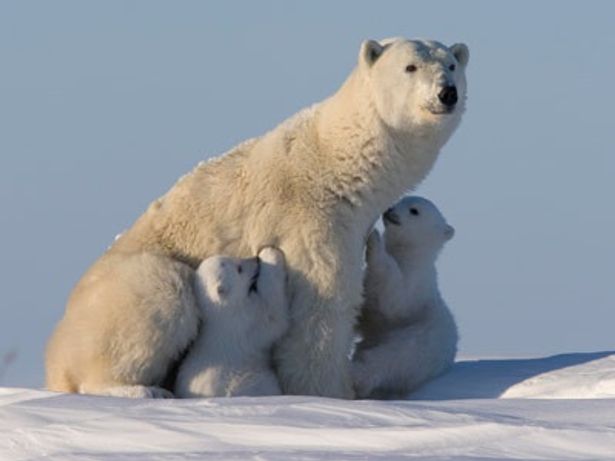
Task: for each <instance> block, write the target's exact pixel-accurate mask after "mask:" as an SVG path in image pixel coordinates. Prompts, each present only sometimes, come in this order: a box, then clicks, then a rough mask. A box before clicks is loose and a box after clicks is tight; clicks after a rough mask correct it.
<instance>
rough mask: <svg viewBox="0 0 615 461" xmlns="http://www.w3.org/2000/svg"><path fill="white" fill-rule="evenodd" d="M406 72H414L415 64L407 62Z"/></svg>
mask: <svg viewBox="0 0 615 461" xmlns="http://www.w3.org/2000/svg"><path fill="white" fill-rule="evenodd" d="M406 72H408V73H412V72H416V66H415V65H414V64H409V65H407V66H406Z"/></svg>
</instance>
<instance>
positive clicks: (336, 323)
mask: <svg viewBox="0 0 615 461" xmlns="http://www.w3.org/2000/svg"><path fill="white" fill-rule="evenodd" d="M287 256H289V255H287ZM356 259H357V261H352V262H349V261H344V258H343V257H342V256H340V257H336V258H327V259H326V260H321V261H311V262H310V264H309V268H310V269H311V270H310V271H306V272H304V273H302V272H299V271H298V270H297V269H298V268H297V266H296V265H295V266H293V262H294V261H293V260H292V254H291V255H290V256H289V259H288V262H289V267H290V268H292V269H290V271H289V272H290V287H291V308H290V313H291V326H290V328H289V330H288V332H287V334H286V335H285V336H284V337H283V338H282V340H281V341H280V342H279V343H278V346H277V347H276V350H275V364H276V367H277V375H278V378H279V380H280V383H281V386H282V390H283V392H284V393H285V394H294V395H318V396H322V397H333V398H343V399H352V398H354V392H353V386H352V379H351V375H350V361H349V355H350V352H351V348H352V344H353V338H354V324H355V320H356V317H357V312H358V308H359V306H360V304H361V299H362V296H361V292H362V271H361V264H360V252H359V258H356ZM344 263H346V265H345V266H344ZM326 269H330V270H329V272H327V271H326ZM331 269H332V270H331Z"/></svg>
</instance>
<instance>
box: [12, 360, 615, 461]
mask: <svg viewBox="0 0 615 461" xmlns="http://www.w3.org/2000/svg"><path fill="white" fill-rule="evenodd" d="M412 458H414V459H420V460H464V461H467V460H507V459H514V460H519V459H537V460H538V459H540V460H578V459H592V460H613V459H615V352H610V353H587V354H568V355H561V356H555V357H549V358H542V359H526V360H474V361H470V360H466V361H461V362H458V363H457V364H455V366H454V367H453V369H452V370H451V371H450V372H449V373H447V374H446V375H444V376H442V377H441V378H439V379H437V380H435V381H433V382H431V383H429V384H428V385H426V386H425V387H424V388H423V389H421V390H419V391H418V392H416V393H415V394H414V395H412V396H411V398H410V399H409V400H407V401H368V400H365V401H342V400H331V399H323V398H314V397H297V396H283V397H265V398H233V399H202V400H196V399H195V400H131V399H119V398H109V397H94V396H79V395H63V394H55V393H51V392H45V391H39V390H32V389H11V388H3V389H0V460H11V461H21V460H29V461H30V460H31V461H33V460H39V459H45V460H69V461H70V460H80V461H82V460H112V461H117V460H122V461H123V460H192V459H199V460H202V459H205V460H210V459H220V460H246V459H253V460H291V459H302V460H321V459H331V460H365V459H381V460H397V459H412Z"/></svg>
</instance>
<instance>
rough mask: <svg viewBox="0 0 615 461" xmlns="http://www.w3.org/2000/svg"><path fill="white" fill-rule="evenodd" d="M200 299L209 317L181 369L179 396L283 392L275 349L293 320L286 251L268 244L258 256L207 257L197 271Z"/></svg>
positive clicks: (204, 312)
mask: <svg viewBox="0 0 615 461" xmlns="http://www.w3.org/2000/svg"><path fill="white" fill-rule="evenodd" d="M196 298H197V301H198V303H199V307H200V308H201V310H202V313H203V318H204V319H205V320H204V324H203V327H202V329H201V331H200V333H199V335H198V338H197V340H196V342H195V343H194V345H193V346H192V347H191V348H190V352H189V353H188V355H187V356H186V358H185V360H184V361H183V363H182V365H181V367H180V369H179V373H178V375H177V382H176V385H175V395H176V396H177V397H234V396H259V395H279V394H281V393H282V391H281V389H280V385H279V384H278V380H277V378H276V376H275V373H274V372H273V370H272V368H271V358H272V357H271V353H272V347H273V344H274V343H275V341H277V340H279V339H280V338H281V337H282V335H283V334H284V333H285V332H286V329H287V328H288V323H289V319H288V298H287V294H286V270H285V268H284V255H283V254H282V252H280V251H279V250H277V249H273V248H270V247H267V248H264V249H263V250H262V251H261V252H260V253H259V258H258V259H256V258H252V259H249V260H248V259H237V258H229V257H221V256H212V257H211V258H208V259H206V260H205V261H203V263H201V265H200V266H199V268H198V270H197V277H196Z"/></svg>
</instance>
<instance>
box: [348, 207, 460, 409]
mask: <svg viewBox="0 0 615 461" xmlns="http://www.w3.org/2000/svg"><path fill="white" fill-rule="evenodd" d="M384 222H385V232H384V243H383V241H382V239H381V238H380V235H379V234H378V231H376V230H374V231H373V233H372V234H371V235H370V237H369V240H368V244H367V251H366V258H367V268H366V276H365V296H366V301H365V305H364V308H363V309H364V310H363V315H362V317H361V321H360V332H361V335H362V336H363V341H362V342H361V343H359V345H358V346H357V351H356V354H355V358H354V362H353V377H354V383H355V389H356V391H357V396H358V397H360V398H365V397H375V398H391V397H402V396H404V395H406V394H407V393H408V392H410V391H412V390H414V389H416V388H417V387H418V386H420V385H421V384H423V383H424V382H425V381H427V380H428V379H430V378H433V377H435V376H437V375H438V374H440V373H442V372H443V371H444V370H446V369H447V368H448V367H449V366H450V365H451V364H452V363H453V361H454V359H455V354H456V352H457V340H458V334H457V326H456V324H455V321H454V319H453V316H452V314H451V312H450V310H449V308H448V307H447V305H446V303H445V302H444V300H443V299H442V296H441V295H440V291H439V289H438V282H437V274H436V268H435V261H436V258H437V255H438V253H439V251H440V249H441V248H442V246H443V245H444V243H445V242H446V241H448V240H449V239H450V238H452V236H453V234H454V230H453V228H452V227H451V226H449V225H448V224H447V223H446V221H445V220H444V218H443V216H442V215H441V214H440V212H439V210H438V209H437V208H436V207H435V206H434V205H433V203H431V202H430V201H429V200H426V199H424V198H421V197H405V198H404V199H402V200H401V201H400V202H398V203H397V204H396V205H395V206H394V207H393V208H391V209H390V210H389V211H387V213H385V215H384Z"/></svg>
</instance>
